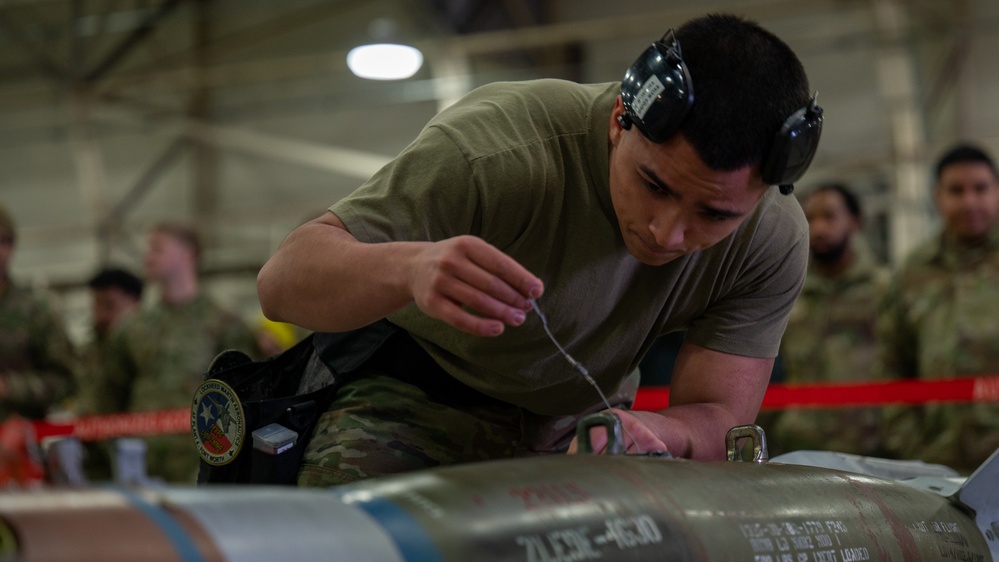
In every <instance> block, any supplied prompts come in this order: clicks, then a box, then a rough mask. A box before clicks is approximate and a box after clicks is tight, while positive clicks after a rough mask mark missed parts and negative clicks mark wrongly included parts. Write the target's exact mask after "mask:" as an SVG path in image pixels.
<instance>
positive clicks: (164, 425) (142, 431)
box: [34, 408, 191, 441]
mask: <svg viewBox="0 0 999 562" xmlns="http://www.w3.org/2000/svg"><path fill="white" fill-rule="evenodd" d="M34 426H35V435H36V438H37V439H38V441H41V440H42V439H45V438H46V437H76V438H77V439H79V440H80V441H99V440H102V439H111V438H114V437H146V436H150V435H180V434H183V433H191V409H190V408H175V409H172V410H158V411H154V412H128V413H122V414H110V415H104V416H83V417H80V418H76V419H72V420H65V421H38V422H34Z"/></svg>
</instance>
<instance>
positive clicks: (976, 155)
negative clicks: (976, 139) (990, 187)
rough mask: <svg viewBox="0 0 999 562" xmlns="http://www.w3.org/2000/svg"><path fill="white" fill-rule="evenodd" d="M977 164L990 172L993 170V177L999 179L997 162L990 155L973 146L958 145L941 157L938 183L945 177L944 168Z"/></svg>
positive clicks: (938, 167)
mask: <svg viewBox="0 0 999 562" xmlns="http://www.w3.org/2000/svg"><path fill="white" fill-rule="evenodd" d="M975 162H977V163H981V164H985V165H986V166H988V167H989V169H990V170H992V176H993V177H996V178H999V173H997V172H996V165H995V162H993V161H992V157H991V156H989V155H988V153H986V152H985V151H984V150H982V149H981V148H978V147H977V146H974V145H972V144H958V145H956V146H954V147H953V148H951V149H950V150H948V151H947V152H945V153H944V155H943V156H941V157H940V160H938V161H937V169H936V172H937V176H936V178H937V181H940V177H941V176H943V171H944V168H946V167H947V166H951V165H953V164H964V163H975Z"/></svg>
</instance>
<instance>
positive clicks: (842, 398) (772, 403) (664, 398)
mask: <svg viewBox="0 0 999 562" xmlns="http://www.w3.org/2000/svg"><path fill="white" fill-rule="evenodd" d="M945 402H946V403H968V402H999V376H995V375H991V376H986V377H967V378H960V379H941V380H894V381H876V382H866V383H860V384H857V383H823V384H810V385H805V384H794V385H792V384H771V385H770V386H769V387H768V388H767V393H766V395H764V396H763V406H762V409H764V410H784V409H790V408H850V407H856V406H895V405H909V406H912V405H918V404H929V403H945ZM668 405H669V387H665V386H659V387H654V386H648V387H641V388H639V389H638V396H637V397H636V398H635V405H634V409H636V410H662V409H663V408H665V407H666V406H668Z"/></svg>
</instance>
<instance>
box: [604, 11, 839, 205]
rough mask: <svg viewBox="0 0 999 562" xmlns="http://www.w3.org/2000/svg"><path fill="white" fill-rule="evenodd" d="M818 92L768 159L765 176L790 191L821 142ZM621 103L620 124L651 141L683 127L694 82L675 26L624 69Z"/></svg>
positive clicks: (795, 115) (691, 102)
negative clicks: (685, 61)
mask: <svg viewBox="0 0 999 562" xmlns="http://www.w3.org/2000/svg"><path fill="white" fill-rule="evenodd" d="M816 96H817V94H816V95H814V96H812V99H811V101H810V102H809V103H808V105H806V106H805V107H803V108H801V109H799V110H798V111H795V112H794V113H792V114H791V115H790V116H789V117H788V118H787V119H786V120H785V121H784V123H783V125H782V126H781V128H780V130H779V131H777V135H776V136H775V137H774V140H773V143H772V144H771V146H770V147H769V149H768V150H767V152H766V155H765V156H764V159H763V166H762V175H763V180H764V181H765V182H767V183H768V184H770V185H777V186H779V187H780V192H781V193H783V194H785V195H787V194H788V193H791V192H792V191H793V190H794V185H793V184H794V182H796V181H798V180H799V179H801V176H803V175H804V174H805V171H806V170H807V169H808V166H809V164H811V163H812V158H814V157H815V151H816V150H817V149H818V146H819V137H820V136H821V134H822V108H821V107H819V105H818V103H817V102H816ZM621 104H622V105H623V106H624V114H623V115H620V116H619V117H618V122H619V123H620V124H621V127H623V128H624V129H626V130H628V129H631V126H632V124H634V125H635V128H637V129H638V130H639V131H641V133H642V134H643V135H644V136H645V137H646V138H648V139H649V140H651V141H652V142H655V143H662V142H665V141H666V140H667V139H668V138H669V137H670V136H671V135H672V134H673V133H675V132H676V131H677V130H678V129H679V128H680V124H681V123H682V122H683V119H684V117H686V116H687V113H689V112H690V108H691V107H692V106H693V105H694V86H693V82H692V80H691V79H690V72H689V71H688V70H687V65H685V64H684V63H683V53H682V51H681V50H680V43H679V41H677V39H676V37H675V36H674V34H673V30H672V29H670V30H669V31H667V32H666V34H665V35H663V37H662V39H660V40H659V41H656V42H655V43H653V44H652V45H651V46H650V47H649V48H648V49H646V50H645V52H643V53H642V54H641V56H639V57H638V60H636V61H635V63H634V64H632V65H631V68H629V69H628V71H627V72H625V74H624V80H622V81H621Z"/></svg>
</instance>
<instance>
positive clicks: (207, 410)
mask: <svg viewBox="0 0 999 562" xmlns="http://www.w3.org/2000/svg"><path fill="white" fill-rule="evenodd" d="M191 431H192V432H193V433H194V445H195V446H196V447H197V448H198V453H199V454H200V455H201V458H202V459H204V460H205V462H206V463H208V464H210V465H212V466H221V465H224V464H229V463H230V462H232V460H233V459H234V458H236V455H238V454H239V451H240V449H242V448H243V441H244V439H245V437H246V426H245V423H244V417H243V406H242V405H241V404H240V403H239V398H238V397H237V396H236V392H235V391H234V390H233V389H232V388H231V387H230V386H229V385H227V384H226V383H224V382H222V381H220V380H215V379H208V380H206V381H205V382H203V383H201V386H199V387H198V390H197V391H195V393H194V403H193V404H192V405H191Z"/></svg>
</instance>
